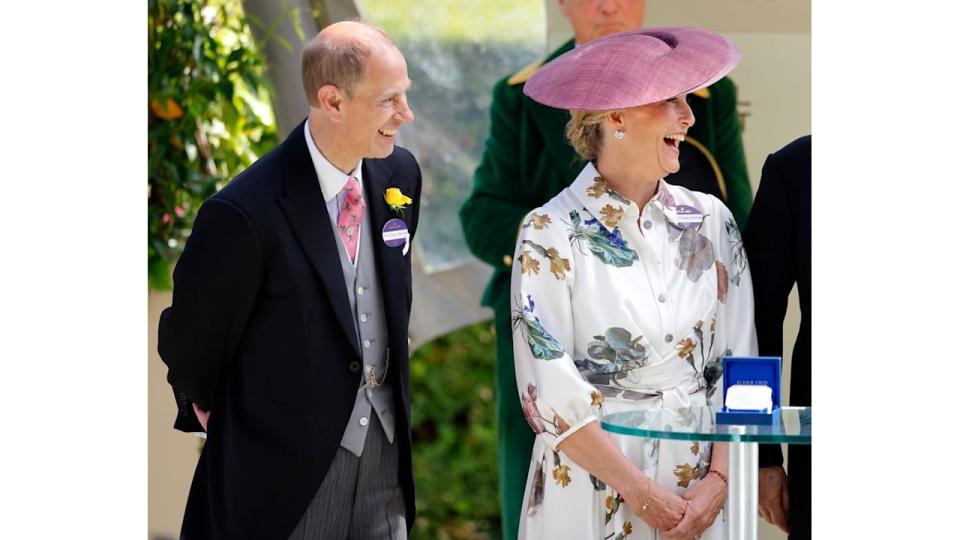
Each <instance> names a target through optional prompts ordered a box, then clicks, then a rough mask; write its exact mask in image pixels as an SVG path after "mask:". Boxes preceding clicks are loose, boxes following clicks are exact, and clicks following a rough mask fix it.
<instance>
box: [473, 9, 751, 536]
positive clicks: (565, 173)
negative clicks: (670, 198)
mask: <svg viewBox="0 0 960 540" xmlns="http://www.w3.org/2000/svg"><path fill="white" fill-rule="evenodd" d="M558 4H559V7H560V10H561V11H562V12H563V14H564V16H566V18H567V20H569V21H570V25H571V26H572V27H573V33H574V39H572V40H570V41H568V42H567V43H565V44H564V45H563V46H561V47H560V48H559V49H557V50H555V51H553V52H552V53H551V54H550V55H549V56H547V57H546V59H544V60H538V61H537V62H534V63H533V64H531V65H529V66H527V67H526V68H524V69H522V70H520V71H519V72H517V73H516V74H514V75H512V76H510V77H507V78H505V79H502V80H500V81H499V82H498V83H497V84H496V86H495V87H494V89H493V103H492V104H491V106H490V134H489V136H488V138H487V142H486V148H485V150H484V153H483V157H482V158H481V161H480V165H479V166H478V167H477V170H476V172H475V173H474V178H473V191H472V193H471V194H470V196H469V198H468V199H467V200H466V202H464V205H463V207H462V208H461V209H460V220H461V223H462V225H463V230H464V234H465V236H466V239H467V245H468V246H469V248H470V251H471V252H472V253H473V254H474V255H475V256H476V257H478V258H479V259H480V260H482V261H484V262H486V263H487V264H490V265H492V266H493V267H494V273H493V276H492V277H491V278H490V282H489V283H488V285H487V288H486V291H484V294H483V299H482V303H483V305H485V306H490V307H492V308H493V309H494V313H495V316H494V321H495V328H496V335H497V363H496V366H497V367H496V370H497V374H496V396H497V398H496V399H497V426H498V427H497V431H498V439H499V445H498V461H499V471H500V510H501V516H502V524H503V534H504V538H505V539H508V540H512V539H515V538H516V536H517V527H518V526H519V522H520V507H521V502H522V499H523V491H524V485H525V483H526V478H527V468H528V466H529V464H530V452H531V449H532V447H533V438H534V436H533V432H532V431H531V430H530V427H529V426H528V425H527V422H526V421H525V420H524V418H523V414H522V409H521V407H520V399H519V395H518V392H517V385H516V382H515V375H514V366H513V347H512V341H511V334H512V332H511V325H510V299H509V296H510V268H511V264H512V262H513V261H512V258H511V257H512V255H513V251H514V247H515V244H516V240H517V231H518V230H519V228H520V220H521V219H523V217H524V216H525V215H526V214H527V213H528V212H529V211H530V210H533V209H534V208H536V207H538V206H541V205H543V204H544V203H546V202H547V201H548V200H550V199H551V198H553V197H554V196H555V195H556V194H557V193H559V192H560V191H561V190H563V189H564V188H565V187H567V186H568V185H569V184H570V183H571V182H572V181H573V179H574V178H576V176H577V174H578V173H579V172H580V170H581V169H582V168H583V166H584V163H583V161H581V160H580V159H579V158H578V157H577V155H576V153H575V152H574V151H573V148H572V147H571V146H570V145H569V144H568V143H567V141H566V139H565V137H564V129H565V126H566V124H567V121H568V120H570V114H569V113H568V112H567V111H565V110H559V109H553V108H550V107H546V106H544V105H540V104H539V103H536V102H534V101H533V100H531V99H530V98H528V97H527V96H526V95H524V93H523V86H524V83H525V82H526V80H527V79H528V78H529V77H530V76H532V75H533V74H534V73H535V72H536V71H537V69H538V68H539V67H540V66H541V65H543V64H544V63H545V62H549V61H551V60H553V59H554V58H556V57H557V56H560V55H561V54H563V53H565V52H567V51H569V50H571V49H573V47H574V43H587V42H589V41H592V40H594V39H596V38H599V37H603V36H606V35H609V34H613V33H616V32H623V31H626V30H633V29H637V28H640V27H641V26H642V25H643V16H644V11H645V8H646V2H645V0H558ZM688 99H689V103H690V108H691V109H692V111H693V113H694V115H695V117H696V122H695V124H694V125H693V127H692V128H691V129H690V131H689V134H688V136H687V137H686V140H685V141H684V142H683V143H681V150H680V164H681V167H680V171H679V172H678V173H676V174H673V175H670V176H668V177H667V178H666V180H667V181H668V182H671V183H673V184H677V185H681V186H684V187H687V188H689V189H694V190H697V191H702V192H706V193H711V194H713V195H716V196H717V197H719V198H720V199H722V200H723V201H724V202H725V203H726V204H727V206H728V207H729V208H730V210H731V211H732V212H733V215H734V217H735V218H736V220H737V222H738V223H743V221H744V219H745V218H746V215H747V213H748V212H749V209H750V202H751V200H752V192H751V190H750V183H749V179H748V177H747V165H746V160H745V158H744V155H743V143H742V142H741V140H740V119H739V116H738V115H737V110H736V101H737V99H736V88H735V87H734V85H733V82H732V81H731V80H730V79H728V78H723V79H721V80H720V81H718V82H717V83H716V84H714V85H712V86H710V87H708V88H706V89H704V90H701V91H698V92H694V93H693V94H690V96H689V98H688Z"/></svg>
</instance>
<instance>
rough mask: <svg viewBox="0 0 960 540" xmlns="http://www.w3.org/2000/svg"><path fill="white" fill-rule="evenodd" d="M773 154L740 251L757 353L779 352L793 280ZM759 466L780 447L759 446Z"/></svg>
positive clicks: (787, 211) (772, 459) (772, 461)
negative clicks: (749, 278) (748, 275)
mask: <svg viewBox="0 0 960 540" xmlns="http://www.w3.org/2000/svg"><path fill="white" fill-rule="evenodd" d="M783 182H784V180H783V172H782V171H781V170H780V166H779V164H778V162H777V159H776V155H775V154H773V155H770V156H767V160H766V162H765V163H764V165H763V173H762V174H761V178H760V188H759V189H758V190H757V200H756V201H755V202H754V204H753V210H752V211H751V212H750V218H749V219H748V220H747V225H746V227H745V228H744V231H743V243H744V249H745V250H746V252H747V259H748V260H749V262H750V270H751V271H752V273H753V298H754V306H755V311H756V325H757V344H758V348H759V351H760V355H761V356H780V357H782V356H783V318H784V316H785V315H786V313H787V298H788V296H789V294H790V290H791V289H792V288H793V284H794V282H795V281H796V279H797V274H796V271H797V261H796V258H795V256H794V254H795V250H794V249H793V245H792V242H793V240H792V239H793V238H794V237H795V234H794V232H793V227H794V223H795V222H796V216H794V215H793V213H792V210H791V209H792V208H793V205H791V204H790V203H789V200H788V197H787V193H786V191H785V186H784V183H783ZM759 459H760V466H761V467H767V466H772V465H781V464H783V454H782V452H781V449H780V445H778V444H776V445H774V444H762V445H760V457H759Z"/></svg>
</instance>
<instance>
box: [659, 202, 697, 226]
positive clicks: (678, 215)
mask: <svg viewBox="0 0 960 540" xmlns="http://www.w3.org/2000/svg"><path fill="white" fill-rule="evenodd" d="M663 213H664V214H666V215H667V219H669V220H670V222H671V223H673V224H674V225H676V227H677V228H678V229H692V228H694V227H699V226H700V224H701V223H703V218H704V216H703V214H702V213H701V212H700V211H699V210H697V209H696V208H694V207H692V206H687V205H685V204H681V205H678V206H675V207H673V208H669V207H668V208H664V209H663Z"/></svg>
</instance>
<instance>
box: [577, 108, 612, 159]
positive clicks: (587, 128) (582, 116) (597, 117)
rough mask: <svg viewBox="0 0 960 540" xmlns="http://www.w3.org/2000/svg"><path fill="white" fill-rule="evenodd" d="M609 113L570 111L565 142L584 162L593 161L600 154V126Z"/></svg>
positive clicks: (601, 134)
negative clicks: (567, 142) (568, 143)
mask: <svg viewBox="0 0 960 540" xmlns="http://www.w3.org/2000/svg"><path fill="white" fill-rule="evenodd" d="M608 114H610V111H576V110H574V111H570V121H569V122H567V140H568V141H570V146H573V149H574V151H576V152H577V155H579V156H580V157H581V158H582V159H583V160H584V161H594V160H596V159H597V154H599V153H600V142H601V141H602V139H603V133H602V132H601V131H600V126H601V124H603V119H604V118H606V116H607V115H608Z"/></svg>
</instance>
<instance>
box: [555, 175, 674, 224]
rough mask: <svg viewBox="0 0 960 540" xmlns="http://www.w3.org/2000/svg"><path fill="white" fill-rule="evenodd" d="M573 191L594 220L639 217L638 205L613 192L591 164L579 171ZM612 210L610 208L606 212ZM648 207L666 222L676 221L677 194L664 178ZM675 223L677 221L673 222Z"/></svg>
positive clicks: (572, 185)
mask: <svg viewBox="0 0 960 540" xmlns="http://www.w3.org/2000/svg"><path fill="white" fill-rule="evenodd" d="M570 188H571V189H572V190H573V192H574V194H575V195H576V197H577V198H578V199H580V202H581V203H583V206H584V208H586V209H587V211H588V212H590V213H591V214H593V216H594V217H597V216H601V215H615V214H611V212H615V213H616V214H620V213H621V212H622V214H620V215H623V216H624V217H631V218H632V219H636V218H638V217H639V216H640V214H641V211H640V207H639V206H637V204H636V203H634V202H633V201H631V200H629V199H627V198H626V197H624V196H622V195H620V194H619V193H617V192H616V191H614V190H613V188H611V187H610V186H609V185H607V182H606V181H605V180H604V179H603V177H602V176H600V172H599V171H597V168H596V167H595V166H594V164H593V163H592V162H590V163H587V165H586V166H585V167H584V168H583V170H582V171H580V174H579V175H577V178H576V180H574V181H573V184H571V186H570ZM607 206H610V208H607ZM647 206H648V207H650V208H653V209H656V210H657V212H658V213H659V214H661V215H662V216H663V217H664V218H665V219H667V221H673V219H671V216H673V215H674V214H675V212H674V209H675V208H676V206H677V202H676V198H675V196H674V193H673V192H672V190H671V189H670V184H668V183H666V182H664V181H663V179H662V178H661V179H660V180H659V181H657V191H656V193H654V195H653V197H652V198H651V199H650V202H648V203H647ZM674 219H675V218H674Z"/></svg>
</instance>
